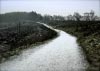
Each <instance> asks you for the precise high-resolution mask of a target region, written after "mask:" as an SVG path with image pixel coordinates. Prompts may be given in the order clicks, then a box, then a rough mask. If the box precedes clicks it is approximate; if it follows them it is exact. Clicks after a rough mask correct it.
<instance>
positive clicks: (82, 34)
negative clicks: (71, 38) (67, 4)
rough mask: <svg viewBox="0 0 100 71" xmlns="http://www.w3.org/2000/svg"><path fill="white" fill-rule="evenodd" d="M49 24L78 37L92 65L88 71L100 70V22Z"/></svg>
mask: <svg viewBox="0 0 100 71" xmlns="http://www.w3.org/2000/svg"><path fill="white" fill-rule="evenodd" d="M49 24H50V25H52V26H53V27H54V28H57V29H61V30H63V31H66V32H67V33H69V34H72V35H75V36H77V37H78V39H77V41H78V43H79V45H80V46H81V47H82V48H83V50H84V53H85V55H86V58H87V60H88V62H89V64H90V65H89V67H88V69H87V71H99V70H100V21H80V22H79V21H54V22H51V23H49Z"/></svg>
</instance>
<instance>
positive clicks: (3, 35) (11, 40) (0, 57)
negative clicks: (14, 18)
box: [0, 22, 57, 62]
mask: <svg viewBox="0 0 100 71" xmlns="http://www.w3.org/2000/svg"><path fill="white" fill-rule="evenodd" d="M16 24H17V25H16V26H11V27H5V28H0V62H2V61H5V60H6V59H7V58H9V57H10V56H13V55H15V54H18V53H19V52H20V50H21V49H25V48H28V47H29V46H30V45H31V44H33V43H37V42H43V41H45V40H48V39H51V38H53V37H55V36H57V33H56V32H55V31H53V30H50V29H49V28H47V27H45V26H43V25H42V24H39V23H35V22H24V23H16Z"/></svg>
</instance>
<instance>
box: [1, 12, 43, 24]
mask: <svg viewBox="0 0 100 71" xmlns="http://www.w3.org/2000/svg"><path fill="white" fill-rule="evenodd" d="M26 20H31V21H41V20H42V16H41V15H40V14H37V13H36V12H33V11H32V12H29V13H27V12H11V13H5V14H0V23H12V22H13V23H15V22H18V21H26Z"/></svg>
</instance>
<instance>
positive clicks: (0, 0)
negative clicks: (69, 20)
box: [0, 0, 100, 16]
mask: <svg viewBox="0 0 100 71" xmlns="http://www.w3.org/2000/svg"><path fill="white" fill-rule="evenodd" d="M91 10H94V11H95V13H96V14H97V15H98V16H100V0H0V13H6V12H14V11H17V12H18V11H22V12H23V11H25V12H31V11H36V12H37V13H41V14H42V15H44V14H49V15H63V16H67V15H69V14H73V13H74V12H79V13H80V14H83V13H84V12H90V11H91Z"/></svg>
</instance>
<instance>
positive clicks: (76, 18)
mask: <svg viewBox="0 0 100 71" xmlns="http://www.w3.org/2000/svg"><path fill="white" fill-rule="evenodd" d="M73 17H74V18H75V20H76V21H80V19H81V15H80V14H79V13H77V12H75V13H74V15H73Z"/></svg>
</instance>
